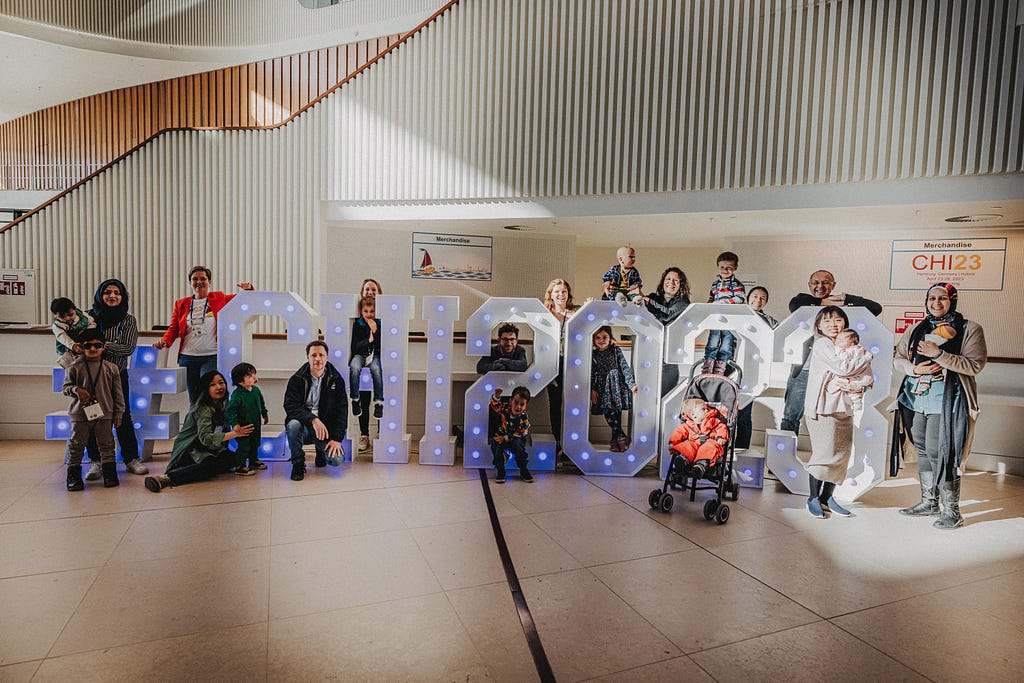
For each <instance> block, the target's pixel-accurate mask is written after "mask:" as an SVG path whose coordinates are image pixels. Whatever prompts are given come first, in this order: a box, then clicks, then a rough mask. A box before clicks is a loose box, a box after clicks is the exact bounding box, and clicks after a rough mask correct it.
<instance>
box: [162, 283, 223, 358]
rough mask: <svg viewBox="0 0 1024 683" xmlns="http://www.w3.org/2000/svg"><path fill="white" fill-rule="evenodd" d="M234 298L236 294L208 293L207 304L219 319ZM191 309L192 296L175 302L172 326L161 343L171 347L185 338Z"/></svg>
mask: <svg viewBox="0 0 1024 683" xmlns="http://www.w3.org/2000/svg"><path fill="white" fill-rule="evenodd" d="M234 298H235V295H234V294H225V293H224V292H207V293H206V303H207V304H208V305H209V306H210V312H212V313H213V317H214V318H216V317H217V313H219V312H220V309H222V308H224V307H225V306H227V305H228V302H229V301H231V300H232V299H234ZM191 308H192V297H190V296H187V297H185V298H184V299H178V300H177V301H175V302H174V312H173V313H171V325H170V327H168V328H167V331H166V332H164V336H163V337H161V338H160V341H162V342H163V343H165V344H167V345H168V346H170V345H171V344H173V343H174V340H175V339H177V338H178V337H184V336H185V330H186V329H188V314H189V312H190V309H191Z"/></svg>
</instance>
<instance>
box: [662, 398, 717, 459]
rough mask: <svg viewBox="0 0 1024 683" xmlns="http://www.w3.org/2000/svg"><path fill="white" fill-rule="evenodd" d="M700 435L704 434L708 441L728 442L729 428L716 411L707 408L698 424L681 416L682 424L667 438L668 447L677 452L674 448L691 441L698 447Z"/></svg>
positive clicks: (689, 418) (688, 417) (687, 417)
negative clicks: (720, 440) (719, 440)
mask: <svg viewBox="0 0 1024 683" xmlns="http://www.w3.org/2000/svg"><path fill="white" fill-rule="evenodd" d="M701 434H706V435H707V437H708V439H709V440H710V439H722V440H723V441H728V440H729V428H728V427H727V426H726V424H725V423H724V422H722V420H721V418H720V417H719V413H718V411H717V410H714V409H713V408H708V412H707V413H705V414H704V419H703V420H701V423H700V424H697V423H696V422H694V421H693V418H692V417H690V416H689V415H683V421H682V423H680V425H679V426H678V427H676V428H675V430H674V431H673V432H672V436H670V437H668V443H669V447H670V449H671V450H677V449H676V448H675V447H676V446H678V445H679V444H681V443H682V442H683V441H693V442H694V445H698V444H699V443H700V436H701Z"/></svg>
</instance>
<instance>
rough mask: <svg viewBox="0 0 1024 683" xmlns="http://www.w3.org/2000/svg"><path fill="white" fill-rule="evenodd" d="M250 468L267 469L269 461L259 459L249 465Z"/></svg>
mask: <svg viewBox="0 0 1024 683" xmlns="http://www.w3.org/2000/svg"><path fill="white" fill-rule="evenodd" d="M249 469H250V470H265V469H267V463H265V462H263V461H262V460H257V461H256V462H254V463H252V464H251V465H250V466H249Z"/></svg>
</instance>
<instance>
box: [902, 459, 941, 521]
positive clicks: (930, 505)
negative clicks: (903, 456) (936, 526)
mask: <svg viewBox="0 0 1024 683" xmlns="http://www.w3.org/2000/svg"><path fill="white" fill-rule="evenodd" d="M917 474H918V478H919V479H920V480H921V501H920V502H919V503H917V504H916V505H911V506H910V507H908V508H902V509H901V510H900V514H901V515H907V516H908V517H935V516H936V515H938V514H939V501H938V498H937V495H936V494H937V492H936V490H935V473H934V472H933V471H931V470H920V471H918V473H917Z"/></svg>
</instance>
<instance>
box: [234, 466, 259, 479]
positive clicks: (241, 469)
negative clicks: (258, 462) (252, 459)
mask: <svg viewBox="0 0 1024 683" xmlns="http://www.w3.org/2000/svg"><path fill="white" fill-rule="evenodd" d="M235 474H238V475H241V476H243V477H251V476H253V475H254V474H256V470H251V469H249V468H248V467H246V466H245V465H239V466H238V467H236V468H235Z"/></svg>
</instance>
